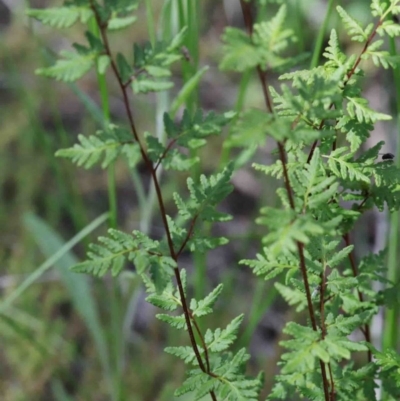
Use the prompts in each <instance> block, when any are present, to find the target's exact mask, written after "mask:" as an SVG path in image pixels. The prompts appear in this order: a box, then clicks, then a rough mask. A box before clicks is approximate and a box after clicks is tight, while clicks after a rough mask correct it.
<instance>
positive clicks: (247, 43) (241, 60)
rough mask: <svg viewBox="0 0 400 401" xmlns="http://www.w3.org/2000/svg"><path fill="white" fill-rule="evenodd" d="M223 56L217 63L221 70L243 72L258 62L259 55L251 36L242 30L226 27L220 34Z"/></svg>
mask: <svg viewBox="0 0 400 401" xmlns="http://www.w3.org/2000/svg"><path fill="white" fill-rule="evenodd" d="M222 41H223V43H224V46H223V57H222V60H221V62H220V64H219V67H220V69H221V70H223V71H225V70H233V71H237V72H244V71H246V70H249V69H252V68H254V67H256V66H257V65H258V64H259V63H260V60H261V58H260V55H259V52H258V51H257V48H256V46H254V44H253V43H252V41H251V38H250V37H249V36H248V35H247V34H246V33H245V32H243V31H242V30H240V29H237V28H232V27H228V28H226V29H225V32H224V34H223V36H222Z"/></svg>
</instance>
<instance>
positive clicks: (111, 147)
mask: <svg viewBox="0 0 400 401" xmlns="http://www.w3.org/2000/svg"><path fill="white" fill-rule="evenodd" d="M78 140H79V142H80V143H79V144H75V145H74V146H73V147H71V148H68V149H60V150H59V151H57V152H56V156H59V157H66V158H69V159H71V160H72V162H73V163H75V164H77V165H78V166H83V167H85V168H91V167H93V166H94V165H95V164H97V163H98V162H99V161H100V160H101V159H102V158H103V157H104V159H103V161H102V162H101V167H102V168H106V167H108V166H109V165H110V163H112V162H114V161H115V160H116V159H117V158H118V156H119V155H120V154H121V153H122V154H125V155H126V156H127V158H128V163H129V165H130V166H132V167H134V166H135V165H136V163H137V162H138V161H139V159H140V151H139V147H138V146H137V144H136V143H134V142H133V140H132V136H131V135H130V134H129V132H128V131H126V130H125V129H122V128H119V127H117V126H114V125H110V126H109V128H108V130H107V131H106V132H105V131H98V132H97V133H96V135H91V136H89V137H85V136H84V135H78Z"/></svg>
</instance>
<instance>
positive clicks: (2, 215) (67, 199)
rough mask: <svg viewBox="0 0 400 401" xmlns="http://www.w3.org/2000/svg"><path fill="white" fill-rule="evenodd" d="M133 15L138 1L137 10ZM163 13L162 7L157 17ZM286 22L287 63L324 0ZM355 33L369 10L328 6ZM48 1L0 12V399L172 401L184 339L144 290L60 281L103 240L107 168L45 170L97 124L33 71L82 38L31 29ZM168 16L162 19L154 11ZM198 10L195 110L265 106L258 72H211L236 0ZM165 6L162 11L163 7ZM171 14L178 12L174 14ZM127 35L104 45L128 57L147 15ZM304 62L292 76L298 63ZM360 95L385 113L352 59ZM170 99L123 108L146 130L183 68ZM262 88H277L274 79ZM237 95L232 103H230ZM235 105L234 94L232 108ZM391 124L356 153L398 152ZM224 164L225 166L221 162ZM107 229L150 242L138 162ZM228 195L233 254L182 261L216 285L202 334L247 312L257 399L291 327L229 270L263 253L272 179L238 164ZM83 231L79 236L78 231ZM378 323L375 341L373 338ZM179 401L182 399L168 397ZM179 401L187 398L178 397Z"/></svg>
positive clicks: (88, 101) (170, 184) (0, 3)
mask: <svg viewBox="0 0 400 401" xmlns="http://www.w3.org/2000/svg"><path fill="white" fill-rule="evenodd" d="M143 3H144V2H143ZM147 3H148V4H151V6H152V10H153V12H154V16H155V22H156V29H157V31H158V32H159V34H160V33H162V32H165V29H166V26H169V27H172V28H171V29H172V31H173V30H174V29H173V28H174V25H179V21H178V18H177V17H176V13H175V11H174V10H175V8H174V7H176V5H174V3H178V0H177V1H174V0H172V1H165V2H163V1H160V0H154V1H152V2H151V1H149V2H147ZM165 3H169V4H170V6H171V7H172V8H171V10H170V12H169V14H165V12H164V11H165V9H164V8H165ZM287 3H288V25H289V26H290V27H291V28H292V29H293V30H294V31H295V32H296V34H297V36H298V38H299V40H298V42H297V43H296V44H295V46H293V47H292V48H291V50H290V52H289V54H290V53H291V54H293V55H294V54H298V53H301V52H304V51H306V52H307V51H308V52H310V53H312V50H313V48H314V45H315V40H316V36H317V33H318V32H319V30H320V28H321V25H322V23H323V21H324V19H325V15H326V12H327V6H328V2H327V1H323V0H288V1H287ZM330 3H332V4H333V5H337V4H339V3H340V5H342V6H343V7H344V8H345V9H346V10H347V12H348V13H349V14H351V15H353V16H356V17H357V18H358V19H359V20H360V21H362V22H369V21H370V18H371V17H370V11H369V4H368V3H369V2H366V1H364V0H358V1H357V0H353V1H347V2H346V1H337V2H335V1H333V2H330ZM53 5H54V6H55V5H60V2H57V1H53V0H31V1H23V0H0V226H1V231H0V296H1V299H2V300H3V301H4V302H3V303H2V304H0V339H1V341H0V343H1V347H0V398H1V400H4V401H23V400H35V401H53V400H54V401H71V400H74V401H81V400H82V401H83V400H93V401H102V400H113V401H118V400H148V401H153V400H173V399H175V398H174V396H173V391H174V390H175V388H176V387H178V386H179V384H180V383H181V380H182V377H183V375H184V366H183V364H182V363H181V362H180V361H178V360H177V359H175V358H174V357H172V356H169V355H167V354H165V353H164V352H163V347H164V346H165V344H166V343H167V344H168V345H174V344H182V343H186V341H187V338H186V335H185V333H184V334H183V335H182V334H181V333H178V332H175V331H173V330H172V329H168V328H167V327H166V325H165V324H163V323H161V322H158V321H157V320H156V319H155V317H154V315H155V313H157V310H155V308H153V307H152V306H150V305H149V304H147V303H146V302H145V301H144V298H145V294H144V291H143V289H142V287H141V284H140V280H139V279H138V277H136V276H135V275H134V271H133V269H132V267H130V266H128V267H127V269H126V271H125V272H124V273H123V274H122V275H121V276H120V277H119V278H117V279H115V280H112V279H111V278H109V277H107V278H105V279H101V280H100V279H93V278H89V277H86V276H80V275H77V274H73V273H71V272H69V271H68V267H69V266H71V265H72V264H74V263H76V262H77V261H79V260H82V258H84V255H85V247H86V246H87V244H88V243H89V242H93V241H94V240H95V238H96V236H98V235H101V234H104V233H105V231H106V229H107V217H106V216H105V214H104V213H105V212H107V211H108V208H109V194H108V180H109V178H108V177H107V172H106V171H103V170H101V168H95V169H91V170H90V171H86V170H84V169H80V168H77V167H75V166H74V165H73V164H72V163H70V162H69V161H67V160H64V159H56V158H55V157H54V153H55V152H56V150H58V149H60V148H65V147H69V146H72V144H73V143H74V142H75V141H76V137H77V135H78V134H80V133H82V134H85V135H91V134H93V133H94V132H95V131H96V129H98V128H99V125H100V123H99V122H101V121H102V118H103V117H102V111H101V106H100V96H99V92H98V86H97V78H96V76H95V74H94V73H89V74H87V75H86V76H85V77H84V78H83V79H81V80H80V81H79V82H78V83H76V84H65V83H58V82H55V81H53V80H49V79H46V78H43V77H39V76H37V75H35V73H34V71H35V69H37V68H40V67H43V66H47V65H49V64H51V63H52V62H53V61H54V57H55V55H56V54H57V53H58V52H59V51H60V50H62V49H70V48H71V44H72V43H73V42H74V41H77V42H82V35H83V27H82V26H80V25H79V24H78V25H75V26H74V27H73V28H70V29H64V30H55V29H52V28H50V27H48V26H43V25H42V24H40V23H39V22H38V21H35V20H32V19H28V18H27V17H26V15H25V10H26V8H28V7H32V8H42V7H48V6H53ZM163 7H164V8H163ZM196 7H197V12H198V13H199V15H198V18H197V26H196V29H197V32H198V34H199V41H198V47H197V50H196V52H197V53H196V55H192V57H194V60H193V63H195V64H196V66H195V67H198V68H201V67H203V66H204V65H208V66H209V67H210V68H209V70H208V71H207V72H206V73H205V74H204V76H203V79H202V81H201V84H200V86H199V89H198V94H197V97H198V102H199V105H200V107H202V108H203V109H204V110H206V111H207V110H216V111H219V112H224V111H228V110H231V109H233V108H236V109H237V110H240V109H242V108H244V109H246V108H248V107H259V108H263V107H264V106H263V98H262V92H261V90H260V87H259V83H258V80H257V77H256V75H248V76H246V77H241V76H239V74H231V73H229V74H226V73H222V72H220V71H219V70H218V63H219V61H220V60H221V34H222V32H223V29H224V27H226V26H228V25H231V26H236V27H243V20H242V14H241V9H240V3H239V1H238V0H221V1H213V0H202V1H199V4H198V5H197V6H196ZM163 10H164V11H163ZM275 10H276V7H275V6H273V7H272V8H271V9H267V8H266V9H264V10H263V14H262V15H261V16H259V17H260V18H268V16H270V15H273V13H274V12H275ZM174 13H175V14H174ZM331 14H332V15H331V17H330V18H329V20H328V21H327V25H326V29H325V35H324V36H325V38H324V40H325V43H326V41H327V38H328V35H329V32H330V29H331V28H333V27H335V28H336V29H337V30H338V32H339V34H340V36H341V40H342V43H343V48H344V49H345V50H346V51H347V52H356V53H358V52H359V51H360V50H361V47H360V49H358V47H359V46H357V45H355V44H354V43H349V42H348V39H347V37H346V35H345V33H344V32H343V29H342V26H341V24H340V22H339V20H338V18H337V15H336V13H335V12H333V13H331ZM137 15H138V20H137V22H136V23H135V24H134V25H133V26H132V28H130V29H128V30H125V31H123V32H121V33H116V34H113V36H112V46H111V47H112V49H113V50H114V52H115V53H116V52H117V51H121V52H130V51H131V48H132V43H133V42H138V43H143V42H144V41H146V40H148V38H149V32H148V20H147V17H148V15H147V14H146V8H145V6H144V4H141V5H140V7H139V10H138V13H137ZM309 65H310V59H308V60H306V61H305V64H304V67H307V68H308V67H309ZM363 67H364V68H365V69H366V71H367V74H366V77H365V79H364V84H365V91H364V93H365V94H366V96H367V98H368V99H369V101H370V105H371V107H372V108H375V109H377V110H378V111H381V112H385V113H388V114H392V115H395V113H396V112H395V96H396V94H395V93H394V91H395V86H394V85H393V77H392V73H391V71H386V70H382V69H379V70H378V69H377V68H376V67H375V66H374V65H373V64H372V63H371V64H369V63H366V64H365V63H364V65H363ZM174 80H175V82H176V88H175V89H173V90H172V91H171V93H165V94H159V95H141V96H138V97H135V98H133V99H132V107H133V110H134V115H135V120H136V123H137V125H138V127H139V130H140V131H141V132H143V131H145V130H146V131H149V132H153V133H155V132H156V131H157V130H159V127H158V122H159V119H160V116H162V113H163V112H164V111H167V110H168V107H169V102H170V99H171V98H173V95H174V93H176V92H177V91H178V89H179V88H181V87H182V84H183V78H182V72H181V69H180V66H179V65H176V66H175V67H174ZM108 81H109V85H108V88H109V99H110V109H111V115H112V119H113V120H114V121H117V122H120V123H121V122H122V123H123V122H124V121H125V115H124V110H123V107H122V102H121V98H120V95H119V93H118V89H117V87H116V82H115V81H114V80H113V77H112V76H109V77H108ZM270 83H271V84H272V85H275V84H279V83H277V76H275V75H274V74H271V76H270ZM243 85H244V87H245V90H244V91H241V92H240V91H239V88H240V87H242V88H243ZM239 95H240V96H239ZM395 122H396V119H394V120H393V121H391V122H385V123H382V124H377V126H376V129H375V131H374V132H373V134H372V135H371V138H370V139H369V141H368V143H367V144H366V146H367V147H368V146H372V145H374V144H376V143H377V142H378V141H379V140H382V139H383V140H385V141H386V145H385V147H384V149H383V151H388V152H392V153H394V150H393V149H395V146H396V142H395V139H396V135H397V131H396V126H395ZM227 135H229V130H227V131H226V132H224V134H223V136H222V138H217V139H212V140H211V141H210V144H209V145H208V147H207V148H206V149H205V150H204V151H203V152H202V162H201V171H204V172H212V171H214V169H216V168H218V166H219V165H221V163H223V162H224V160H225V161H226V160H228V159H229V158H231V157H235V155H236V153H235V150H232V151H230V152H229V151H227V150H226V149H225V150H223V147H222V141H223V139H224V138H226V136H227ZM273 149H274V144H273V143H272V142H269V143H267V145H266V146H265V147H263V148H260V149H259V150H258V151H257V153H256V154H255V155H254V157H253V161H258V162H262V163H270V162H272V161H273V160H274V157H275V156H274V153H273ZM221 154H222V155H223V156H221ZM185 179H186V176H185V175H183V174H176V173H174V174H173V175H171V174H169V173H168V174H164V175H163V178H162V183H163V192H164V193H165V195H166V197H167V200H168V204H169V207H171V210H173V203H172V202H171V199H172V198H171V195H172V193H173V191H179V190H181V189H183V188H184V185H185ZM115 181H116V188H117V210H118V227H119V228H120V229H122V230H125V231H132V230H133V229H142V230H145V231H148V232H149V233H151V234H152V235H155V236H159V235H160V233H162V229H161V224H160V219H159V214H158V212H157V208H151V207H149V206H148V205H151V204H152V201H151V196H152V195H151V189H150V190H149V186H148V176H147V174H146V172H145V169H144V168H143V166H141V165H139V166H138V168H137V169H136V170H135V171H131V170H129V168H128V167H127V166H126V165H124V164H123V163H117V164H116V166H115ZM233 184H234V186H235V190H234V192H233V193H232V195H231V196H230V197H229V198H228V199H227V201H226V202H225V203H224V204H223V205H222V208H223V209H224V210H225V211H227V212H229V213H231V214H232V215H233V216H234V218H233V220H232V221H231V222H228V223H224V224H223V225H220V226H217V227H216V228H215V230H216V231H218V233H219V234H221V235H224V236H226V237H228V238H230V239H231V242H230V244H229V245H227V246H225V247H221V248H219V249H217V250H216V251H214V252H211V253H209V254H208V255H197V256H196V257H195V260H192V259H191V258H190V257H189V256H186V255H185V256H184V257H183V259H182V265H181V267H185V268H187V269H188V271H189V274H190V280H191V281H190V282H191V283H192V285H193V288H195V290H192V293H194V294H195V295H198V296H199V297H200V296H201V295H203V296H204V295H205V294H206V292H207V291H209V290H210V289H212V288H213V287H214V286H215V285H216V284H217V283H218V282H223V283H224V285H225V290H224V292H223V296H222V300H221V301H220V302H219V303H218V304H217V306H216V310H215V313H214V314H213V315H211V316H210V317H209V318H208V319H205V320H204V324H203V327H204V328H206V327H216V326H217V325H219V326H220V325H222V324H224V323H227V322H229V320H230V319H232V318H233V317H235V316H236V315H238V314H239V313H242V312H244V313H245V314H246V322H245V324H244V325H243V327H242V331H241V333H240V337H239V340H238V343H237V344H236V345H235V347H236V348H239V347H242V346H246V347H247V346H250V351H251V353H252V359H251V363H250V364H249V374H256V373H257V372H258V371H259V370H264V371H265V373H266V385H265V391H264V395H266V394H268V391H269V389H270V388H271V385H272V382H271V380H272V378H273V375H274V374H275V373H276V370H275V369H276V362H277V361H278V359H279V357H280V352H281V351H280V348H279V346H278V342H279V340H280V339H281V328H282V326H283V325H284V323H285V322H286V321H287V320H288V319H300V320H303V321H304V319H305V316H303V315H300V316H296V315H295V313H294V312H293V311H292V310H290V309H288V308H287V307H286V306H285V303H284V302H283V301H282V300H281V299H280V297H278V296H277V294H276V292H275V290H274V287H273V286H272V285H271V284H270V283H269V282H266V283H265V282H262V281H261V280H257V279H255V278H254V277H253V276H252V274H251V272H250V271H249V270H248V269H247V268H246V267H244V266H241V265H239V264H238V262H239V261H240V260H241V259H243V258H250V257H254V255H255V253H256V252H257V250H258V249H260V245H259V244H260V241H259V240H260V237H261V236H262V235H264V234H265V232H263V229H262V227H258V226H256V225H255V223H254V219H255V217H256V216H257V214H258V211H259V209H260V207H261V206H265V205H274V204H276V202H277V200H276V197H275V189H276V188H277V186H278V185H279V183H277V182H275V181H272V180H271V181H269V180H268V179H266V177H265V176H259V175H258V174H257V173H256V172H255V171H253V170H252V169H251V167H250V163H248V164H246V165H245V166H244V167H243V168H242V169H241V170H240V171H239V172H238V173H237V174H236V175H235V176H234V178H233ZM387 217H388V216H386V215H385V214H384V213H383V214H379V213H377V212H374V211H372V212H369V213H368V214H367V215H366V216H365V217H364V218H363V220H362V221H361V222H360V223H359V227H358V228H359V229H358V231H357V232H358V234H357V238H356V239H355V240H356V242H357V247H356V248H357V249H358V256H362V255H363V254H365V253H366V252H369V251H374V252H376V251H378V250H380V249H382V248H383V247H384V246H385V244H386V241H387V233H388V224H387ZM78 233H79V234H78ZM379 324H380V322H379V319H378V320H377V321H376V322H375V326H374V327H375V331H374V333H375V334H374V335H375V337H378V336H379V330H380V329H379V327H380V326H379ZM180 399H183V400H185V398H184V397H182V398H180ZM186 399H187V400H190V397H188V398H186Z"/></svg>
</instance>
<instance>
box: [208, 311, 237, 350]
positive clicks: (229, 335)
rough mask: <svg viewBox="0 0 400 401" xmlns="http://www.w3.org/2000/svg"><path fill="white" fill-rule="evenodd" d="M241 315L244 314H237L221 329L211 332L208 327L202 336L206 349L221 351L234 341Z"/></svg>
mask: <svg viewBox="0 0 400 401" xmlns="http://www.w3.org/2000/svg"><path fill="white" fill-rule="evenodd" d="M243 317H244V315H239V316H238V317H236V318H235V319H233V320H232V321H231V322H230V323H229V324H228V326H227V327H226V328H225V329H223V330H221V329H216V330H215V331H214V332H212V331H211V330H210V329H208V330H207V332H206V334H205V336H204V341H205V343H206V345H207V348H208V350H209V351H210V352H221V351H224V350H226V349H227V348H228V347H229V346H230V345H231V344H232V343H233V342H234V341H235V339H236V337H237V332H238V330H239V326H240V324H241V323H242V321H243Z"/></svg>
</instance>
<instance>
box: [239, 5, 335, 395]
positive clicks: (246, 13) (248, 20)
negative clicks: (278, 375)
mask: <svg viewBox="0 0 400 401" xmlns="http://www.w3.org/2000/svg"><path fill="white" fill-rule="evenodd" d="M240 4H241V6H242V12H243V17H244V21H245V25H246V28H247V30H248V32H249V35H250V36H251V35H252V32H253V18H252V15H251V10H250V3H246V2H245V1H244V0H240ZM257 72H258V76H259V79H260V83H261V86H262V90H263V94H264V100H265V105H266V108H267V110H268V111H269V112H270V113H272V114H273V108H272V102H271V98H270V95H269V91H268V85H267V74H266V73H265V72H263V71H262V70H261V67H260V66H258V67H257ZM277 144H278V150H279V156H280V160H281V162H282V167H283V176H284V183H285V187H286V192H287V195H288V198H289V204H290V208H291V209H292V210H295V204H294V199H293V194H292V190H291V186H290V181H289V174H288V171H287V166H286V155H285V148H284V145H283V143H282V142H279V141H278V143H277ZM296 245H297V251H298V255H299V258H300V271H301V275H302V278H303V283H304V288H305V291H306V297H307V306H308V312H309V315H310V319H311V325H312V328H313V330H314V331H318V327H317V321H316V318H315V312H314V306H313V304H312V300H311V291H310V285H309V282H308V275H307V267H306V262H305V257H304V244H303V243H302V242H300V241H297V242H296ZM319 364H320V368H321V375H322V382H323V388H324V395H325V401H329V399H330V398H329V384H328V379H327V375H326V368H325V364H324V362H323V361H322V360H321V359H319Z"/></svg>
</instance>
